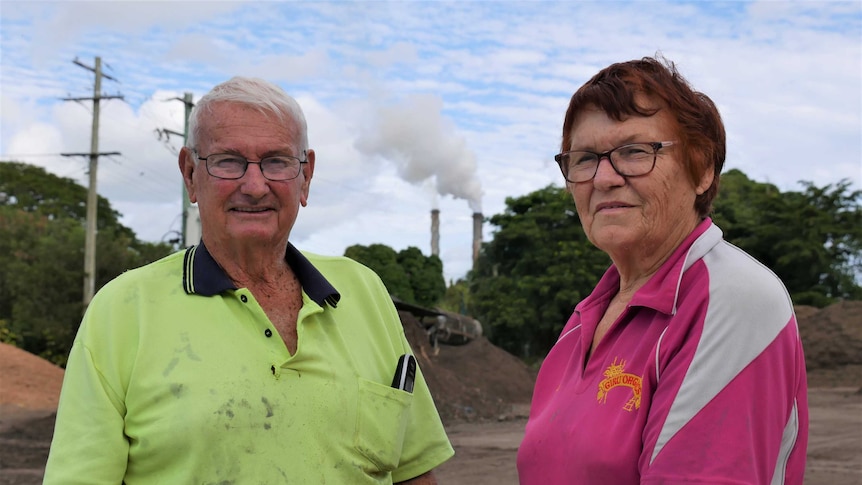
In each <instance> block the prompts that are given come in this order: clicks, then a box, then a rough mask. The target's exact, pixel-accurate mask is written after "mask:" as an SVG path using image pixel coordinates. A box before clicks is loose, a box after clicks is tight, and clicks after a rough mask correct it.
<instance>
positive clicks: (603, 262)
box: [468, 186, 610, 357]
mask: <svg viewBox="0 0 862 485" xmlns="http://www.w3.org/2000/svg"><path fill="white" fill-rule="evenodd" d="M489 221H490V223H491V224H492V225H494V226H497V228H498V229H497V230H496V231H495V233H494V236H493V239H492V240H491V241H490V242H487V243H484V244H483V245H482V250H481V254H480V255H479V259H478V261H477V265H476V269H475V270H474V271H472V272H471V273H470V275H469V277H468V280H469V285H470V307H469V308H470V313H471V314H472V315H473V316H474V317H475V318H477V319H478V320H479V321H481V322H482V323H483V325H485V330H486V331H487V333H488V337H489V339H490V340H491V341H492V342H494V343H495V344H497V345H499V346H501V347H503V348H504V349H506V350H508V351H509V352H511V353H513V354H516V355H521V356H524V357H532V356H541V355H545V354H546V353H547V351H548V350H549V349H550V348H551V346H552V345H553V343H554V342H555V341H556V339H557V337H558V336H559V333H560V331H561V330H562V328H563V326H564V325H565V323H566V321H567V320H568V318H569V317H570V316H571V313H572V310H573V309H574V306H575V305H576V304H577V303H578V302H579V301H580V300H582V299H583V298H585V297H586V296H587V295H588V294H589V293H590V292H591V291H592V288H593V286H594V285H595V284H596V282H598V280H599V278H600V277H601V275H602V274H603V273H604V271H605V270H606V269H607V267H608V265H609V264H610V259H609V258H608V257H607V255H605V254H604V253H603V252H602V251H600V250H598V249H597V248H596V247H595V246H593V245H592V244H591V243H590V242H589V241H588V240H587V238H586V235H585V234H584V232H583V229H582V228H581V224H580V219H579V218H578V214H577V212H576V211H575V207H574V203H573V202H572V198H571V196H570V195H569V193H568V192H566V191H565V189H562V188H559V187H554V186H548V187H545V188H543V189H540V190H537V191H535V192H532V193H530V194H527V195H525V196H522V197H517V198H511V197H510V198H507V199H506V210H505V212H504V213H503V214H498V215H495V216H493V217H491V218H490V220H489Z"/></svg>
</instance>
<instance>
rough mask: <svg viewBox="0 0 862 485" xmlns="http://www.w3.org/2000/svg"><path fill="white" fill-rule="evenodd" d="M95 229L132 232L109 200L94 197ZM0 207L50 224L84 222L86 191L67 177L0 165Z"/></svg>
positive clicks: (29, 167)
mask: <svg viewBox="0 0 862 485" xmlns="http://www.w3.org/2000/svg"><path fill="white" fill-rule="evenodd" d="M96 200H97V203H96V207H97V212H96V229H97V230H99V231H101V230H102V229H105V228H107V227H116V228H122V229H123V232H125V233H126V234H128V235H131V236H134V233H133V232H132V230H131V229H129V228H126V227H124V226H122V225H121V224H120V223H119V217H120V214H119V213H118V212H117V211H115V210H114V209H113V208H111V204H110V203H109V202H108V199H105V198H104V197H102V196H97V199H96ZM0 204H2V205H6V206H10V207H14V208H17V209H20V210H22V211H25V212H35V213H38V214H43V215H45V216H47V217H48V219H50V220H55V219H74V220H77V221H82V222H83V221H86V219H87V189H86V188H85V187H82V186H80V185H78V184H77V183H76V182H75V181H74V180H72V179H70V178H67V177H59V176H57V175H54V174H52V173H50V172H48V171H46V170H45V169H43V168H41V167H37V166H35V165H29V164H26V163H20V162H0Z"/></svg>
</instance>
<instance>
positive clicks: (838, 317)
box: [796, 301, 862, 384]
mask: <svg viewBox="0 0 862 485" xmlns="http://www.w3.org/2000/svg"><path fill="white" fill-rule="evenodd" d="M796 318H797V320H798V322H799V334H800V336H801V337H802V345H803V348H804V349H805V364H806V367H807V368H808V369H809V370H812V369H831V368H836V367H840V366H844V365H862V301H842V302H838V303H835V304H833V305H830V306H828V307H826V308H823V309H822V310H818V309H816V308H812V307H796ZM859 384H862V383H859Z"/></svg>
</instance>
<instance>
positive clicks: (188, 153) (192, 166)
mask: <svg viewBox="0 0 862 485" xmlns="http://www.w3.org/2000/svg"><path fill="white" fill-rule="evenodd" d="M178 163H179V166H180V173H181V174H182V176H183V184H185V186H186V192H187V193H188V194H189V200H190V201H191V202H192V203H194V202H197V195H196V194H195V183H194V174H195V170H197V168H198V165H197V160H195V154H194V152H193V151H192V150H191V149H190V148H188V147H183V148H182V150H180V155H179V159H178Z"/></svg>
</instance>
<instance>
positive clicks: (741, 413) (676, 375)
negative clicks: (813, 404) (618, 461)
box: [639, 317, 808, 484]
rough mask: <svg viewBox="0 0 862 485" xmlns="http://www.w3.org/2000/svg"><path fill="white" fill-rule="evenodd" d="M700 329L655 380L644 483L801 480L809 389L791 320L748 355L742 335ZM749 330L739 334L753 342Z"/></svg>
mask: <svg viewBox="0 0 862 485" xmlns="http://www.w3.org/2000/svg"><path fill="white" fill-rule="evenodd" d="M760 323H762V322H757V321H752V320H747V321H746V325H749V326H753V325H758V324H760ZM724 326H725V327H726V328H734V326H733V325H729V324H725V325H724ZM736 330H738V328H737V329H736ZM697 332H698V331H697V330H695V331H694V332H693V333H694V334H695V335H689V338H688V340H687V341H686V342H685V344H683V346H682V347H681V348H680V349H679V352H677V353H676V355H675V356H674V358H672V359H671V360H670V361H669V363H668V365H667V366H666V367H665V368H664V369H663V372H662V374H661V377H660V379H659V385H658V388H657V390H656V393H655V394H654V399H653V403H652V408H651V411H650V418H649V422H648V424H647V427H646V428H645V430H644V442H645V446H644V454H643V455H642V456H641V458H640V460H639V467H640V469H641V483H642V484H658V483H680V484H687V483H692V484H694V483H698V484H701V483H715V484H760V483H799V484H801V480H802V476H803V473H804V468H805V447H806V440H807V433H806V430H807V419H808V418H807V398H806V393H807V389H806V383H805V371H804V369H805V365H804V358H803V355H802V347H801V344H800V341H799V336H798V332H797V328H796V324H795V319H793V318H792V317H791V318H790V320H789V321H786V324H785V325H784V328H783V329H782V330H780V331H779V333H778V334H777V335H775V336H774V338H773V339H772V340H771V341H769V342H768V343H767V345H766V347H765V348H763V349H762V351H759V352H757V353H754V354H753V355H752V354H751V353H749V352H746V349H742V348H740V347H738V346H737V345H743V344H741V343H740V341H739V338H740V337H730V336H725V337H726V338H720V339H716V338H715V337H716V335H714V334H710V330H709V329H708V328H707V329H703V330H702V334H701V335H699V336H698V335H697ZM751 333H752V332H749V333H747V334H744V335H743V337H742V338H748V339H750V340H757V336H752V335H751ZM698 337H699V338H698ZM749 355H751V357H749ZM793 480H796V481H793Z"/></svg>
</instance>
